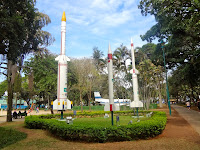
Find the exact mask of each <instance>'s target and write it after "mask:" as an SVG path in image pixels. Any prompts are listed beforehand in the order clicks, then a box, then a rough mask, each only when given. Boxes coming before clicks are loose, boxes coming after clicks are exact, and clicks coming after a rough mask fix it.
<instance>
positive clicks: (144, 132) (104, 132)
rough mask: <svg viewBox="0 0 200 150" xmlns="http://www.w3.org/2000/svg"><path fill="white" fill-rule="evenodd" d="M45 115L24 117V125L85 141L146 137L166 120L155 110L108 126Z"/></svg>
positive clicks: (151, 134) (111, 140)
mask: <svg viewBox="0 0 200 150" xmlns="http://www.w3.org/2000/svg"><path fill="white" fill-rule="evenodd" d="M104 113H105V112H104ZM118 113H119V112H118ZM47 116H48V117H47ZM47 116H44V115H42V116H28V117H26V118H25V124H26V127H28V128H31V129H46V130H48V131H50V132H51V133H52V134H53V135H56V136H58V137H60V138H62V139H66V140H72V141H87V142H108V141H109V142H114V141H129V140H137V139H147V138H150V137H155V136H156V135H159V134H160V133H161V132H162V131H163V130H164V128H165V125H166V122H167V118H166V114H165V113H164V112H157V111H154V112H153V116H152V117H151V119H149V120H145V121H141V122H137V123H134V124H130V125H124V126H119V127H117V126H109V127H107V128H104V127H97V126H95V125H93V126H83V125H79V126H75V125H68V124H66V122H62V121H58V120H56V119H51V118H54V117H55V116H53V115H47ZM42 118H43V119H42ZM46 118H48V119H46Z"/></svg>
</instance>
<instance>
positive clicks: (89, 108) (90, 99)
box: [89, 82, 91, 112]
mask: <svg viewBox="0 0 200 150" xmlns="http://www.w3.org/2000/svg"><path fill="white" fill-rule="evenodd" d="M90 101H91V82H90V98H89V109H90V112H91V105H90Z"/></svg>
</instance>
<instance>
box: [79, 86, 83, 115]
mask: <svg viewBox="0 0 200 150" xmlns="http://www.w3.org/2000/svg"><path fill="white" fill-rule="evenodd" d="M79 91H80V101H81V112H83V102H82V91H81V87H79Z"/></svg>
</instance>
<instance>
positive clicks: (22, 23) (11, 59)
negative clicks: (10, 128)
mask: <svg viewBox="0 0 200 150" xmlns="http://www.w3.org/2000/svg"><path fill="white" fill-rule="evenodd" d="M35 2H36V1H35V0H27V1H17V2H16V1H14V0H2V1H0V6H1V9H0V16H1V17H0V23H1V25H0V33H1V36H0V40H1V42H0V54H1V55H4V56H5V57H6V60H7V68H5V67H4V69H6V70H7V81H8V103H7V105H8V109H7V121H8V122H9V121H12V116H11V111H12V99H13V85H14V79H15V74H16V72H17V62H18V60H19V59H21V60H23V58H24V56H25V55H26V54H28V53H30V52H33V51H37V50H38V46H39V45H45V44H46V45H48V44H50V42H49V40H47V39H51V36H50V34H49V35H48V34H46V36H45V38H41V34H39V33H41V31H42V30H41V29H42V27H44V26H45V25H47V24H48V23H49V20H47V18H46V17H44V16H42V15H41V13H39V12H38V11H37V9H36V8H35ZM46 16H47V15H46ZM46 33H47V32H46ZM47 41H48V42H47Z"/></svg>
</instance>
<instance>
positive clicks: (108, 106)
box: [104, 43, 119, 112]
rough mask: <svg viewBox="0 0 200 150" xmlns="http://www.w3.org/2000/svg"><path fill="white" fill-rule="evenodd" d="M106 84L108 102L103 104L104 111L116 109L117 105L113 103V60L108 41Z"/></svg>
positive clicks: (117, 108)
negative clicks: (107, 86) (107, 87)
mask: <svg viewBox="0 0 200 150" xmlns="http://www.w3.org/2000/svg"><path fill="white" fill-rule="evenodd" d="M108 84H109V104H105V107H104V111H111V112H113V111H118V110H119V106H117V105H115V104H114V95H113V61H112V51H111V48H110V43H109V46H108Z"/></svg>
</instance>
